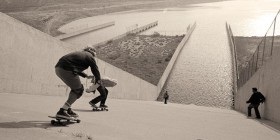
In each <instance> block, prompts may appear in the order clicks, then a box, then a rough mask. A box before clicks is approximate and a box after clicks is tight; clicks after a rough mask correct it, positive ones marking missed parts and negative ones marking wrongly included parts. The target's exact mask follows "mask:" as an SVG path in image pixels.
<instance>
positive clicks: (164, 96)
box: [163, 91, 169, 104]
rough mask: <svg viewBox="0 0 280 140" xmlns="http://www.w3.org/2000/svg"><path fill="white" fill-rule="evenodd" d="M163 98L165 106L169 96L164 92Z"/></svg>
mask: <svg viewBox="0 0 280 140" xmlns="http://www.w3.org/2000/svg"><path fill="white" fill-rule="evenodd" d="M163 98H164V104H167V100H168V99H169V95H168V93H167V91H165V93H164V95H163Z"/></svg>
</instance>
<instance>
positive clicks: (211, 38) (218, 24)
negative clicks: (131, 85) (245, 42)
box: [59, 0, 280, 108]
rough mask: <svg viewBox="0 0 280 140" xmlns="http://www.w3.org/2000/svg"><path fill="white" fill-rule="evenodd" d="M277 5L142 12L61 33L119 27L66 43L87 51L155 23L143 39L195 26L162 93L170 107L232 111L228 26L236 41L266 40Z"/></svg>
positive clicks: (82, 23)
mask: <svg viewBox="0 0 280 140" xmlns="http://www.w3.org/2000/svg"><path fill="white" fill-rule="evenodd" d="M279 5H280V1H277V0H245V1H244V0H235V1H225V2H214V3H204V4H195V5H186V6H181V7H170V8H167V9H153V10H150V9H149V10H146V9H143V10H137V11H127V12H120V13H113V14H107V15H101V16H95V17H89V18H84V19H80V20H77V21H74V22H71V23H69V24H67V25H65V26H63V27H61V28H60V29H59V30H60V31H62V32H65V33H69V32H73V31H75V30H81V29H83V28H88V27H91V26H95V25H99V24H103V23H106V22H111V21H115V25H114V26H110V27H108V28H105V29H101V30H97V31H94V32H90V33H86V34H82V35H80V36H75V37H72V38H69V39H66V40H64V41H65V42H68V43H72V44H75V45H79V46H81V45H82V46H86V45H87V44H96V43H99V42H102V41H105V40H108V39H110V38H113V37H115V36H117V35H120V34H123V33H125V32H126V31H128V30H130V29H132V28H135V27H140V26H143V25H146V24H148V23H151V22H154V21H158V26H156V27H154V28H152V29H150V30H148V31H146V32H144V33H143V34H152V33H154V32H155V31H156V32H159V33H160V34H164V35H177V34H183V33H185V32H186V30H187V27H188V25H190V24H193V23H195V22H196V24H197V26H196V29H195V30H194V32H193V34H192V36H191V37H190V39H189V41H188V43H187V44H186V45H185V46H184V48H183V49H182V51H181V53H180V55H179V56H178V59H177V61H176V63H175V65H174V68H173V70H172V72H171V74H170V76H169V78H168V80H167V82H166V85H165V86H164V89H163V90H164V91H165V90H167V91H168V93H169V95H170V102H174V103H182V104H194V105H201V106H213V107H220V108H231V107H232V104H233V101H232V99H233V95H232V84H233V82H232V79H233V75H232V69H233V66H232V60H231V59H232V58H231V52H230V48H229V44H228V39H227V34H226V28H225V24H226V22H227V23H228V24H230V25H231V28H232V30H233V34H234V35H236V36H263V35H264V34H265V33H266V31H267V29H268V28H269V26H270V24H271V23H272V21H273V19H274V17H275V15H276V13H277V12H278V10H279ZM278 23H280V22H278ZM279 26H280V25H279ZM279 32H280V31H276V33H277V34H279Z"/></svg>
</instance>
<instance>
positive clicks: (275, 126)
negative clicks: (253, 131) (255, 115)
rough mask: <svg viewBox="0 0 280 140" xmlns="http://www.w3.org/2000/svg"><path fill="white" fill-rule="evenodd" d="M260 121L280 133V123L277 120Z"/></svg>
mask: <svg viewBox="0 0 280 140" xmlns="http://www.w3.org/2000/svg"><path fill="white" fill-rule="evenodd" d="M257 121H258V122H259V123H261V124H262V125H264V126H266V127H268V128H269V129H271V130H273V131H275V132H277V133H280V124H279V123H276V122H272V121H269V120H262V119H261V120H257Z"/></svg>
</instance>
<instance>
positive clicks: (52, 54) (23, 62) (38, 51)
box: [0, 13, 189, 100]
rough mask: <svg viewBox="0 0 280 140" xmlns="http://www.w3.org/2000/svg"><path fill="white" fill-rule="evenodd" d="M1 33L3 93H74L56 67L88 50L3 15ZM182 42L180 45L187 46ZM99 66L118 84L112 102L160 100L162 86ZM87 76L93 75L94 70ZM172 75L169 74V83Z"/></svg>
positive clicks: (0, 16)
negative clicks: (71, 55) (74, 53)
mask: <svg viewBox="0 0 280 140" xmlns="http://www.w3.org/2000/svg"><path fill="white" fill-rule="evenodd" d="M0 30H1V32H0V42H1V45H0V66H1V67H0V92H2V93H18V94H22V93H23V94H41V95H66V96H68V93H69V90H70V89H69V88H68V87H67V86H66V85H65V84H64V83H63V82H62V81H61V80H60V79H59V78H58V77H57V76H56V75H55V69H54V67H55V64H56V63H57V61H58V59H59V58H60V57H61V56H63V55H65V54H67V53H69V52H72V51H75V50H81V49H82V48H84V46H72V45H70V44H67V43H65V42H62V41H60V40H59V39H56V38H54V37H52V36H50V35H48V34H45V33H43V32H41V31H39V30H37V29H35V28H33V27H31V26H29V25H26V24H24V23H22V22H20V21H18V20H16V19H13V18H11V17H9V16H7V15H5V14H3V13H0ZM188 36H189V35H188V34H187V35H186V36H185V38H184V39H183V41H182V42H185V41H186V40H187V37H188ZM182 42H181V43H180V44H184V43H182ZM180 46H181V47H183V45H180ZM181 47H178V48H181ZM179 51H180V50H178V49H177V50H176V53H175V56H173V57H172V59H171V61H170V64H169V65H170V66H168V67H169V70H168V71H169V72H170V70H171V67H172V66H171V65H173V64H174V62H175V60H176V59H177V55H178V53H179ZM171 63H172V64H171ZM97 64H98V66H99V70H100V73H101V75H102V76H107V77H110V78H114V79H117V80H118V85H117V86H115V87H114V88H108V89H109V91H110V94H109V97H110V98H118V99H134V100H156V99H157V97H158V95H159V91H160V90H161V88H162V86H160V87H159V86H155V85H153V84H151V83H148V82H146V81H144V80H142V79H140V78H138V77H136V76H134V75H132V74H129V73H127V72H125V71H123V70H121V69H119V68H117V67H115V66H113V65H110V64H108V63H106V62H104V61H102V60H99V59H97ZM85 72H86V73H88V74H90V73H91V72H90V69H88V70H86V71H85ZM169 72H167V71H166V72H165V74H164V76H165V80H166V78H167V77H168V73H169ZM81 79H82V83H83V84H84V85H85V87H87V86H90V84H91V83H90V81H89V80H87V79H83V78H81ZM165 80H161V81H162V82H161V83H162V84H164V82H163V81H165ZM159 88H160V89H159ZM87 95H88V96H90V95H91V94H86V95H85V96H87Z"/></svg>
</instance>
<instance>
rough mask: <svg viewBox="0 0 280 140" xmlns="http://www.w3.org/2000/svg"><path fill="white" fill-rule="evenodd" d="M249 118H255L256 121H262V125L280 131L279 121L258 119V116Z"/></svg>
mask: <svg viewBox="0 0 280 140" xmlns="http://www.w3.org/2000/svg"><path fill="white" fill-rule="evenodd" d="M244 116H246V115H244ZM248 119H251V120H254V121H256V122H258V123H260V124H261V125H263V126H265V127H267V128H269V129H271V130H273V131H275V132H277V133H280V124H279V123H276V122H273V121H270V120H265V119H256V118H248Z"/></svg>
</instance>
